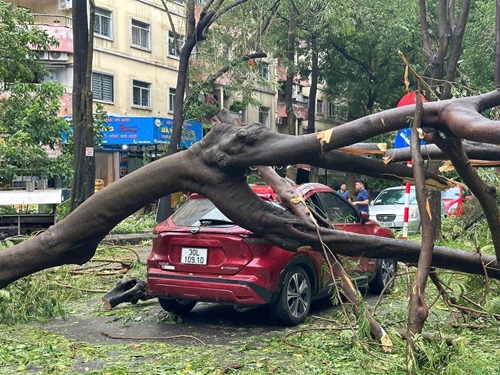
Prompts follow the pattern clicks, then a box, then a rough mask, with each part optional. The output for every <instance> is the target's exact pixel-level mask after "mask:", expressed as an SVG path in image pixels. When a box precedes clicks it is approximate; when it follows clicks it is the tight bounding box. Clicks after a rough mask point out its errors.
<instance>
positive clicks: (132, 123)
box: [102, 116, 154, 145]
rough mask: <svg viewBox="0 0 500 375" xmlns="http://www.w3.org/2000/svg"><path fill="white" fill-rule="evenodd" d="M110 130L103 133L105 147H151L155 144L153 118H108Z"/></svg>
mask: <svg viewBox="0 0 500 375" xmlns="http://www.w3.org/2000/svg"><path fill="white" fill-rule="evenodd" d="M106 123H107V127H108V130H106V131H103V132H102V134H103V137H102V144H103V145H138V144H139V145H150V144H153V123H154V122H153V118H152V117H117V116H116V117H115V116H108V117H107V118H106Z"/></svg>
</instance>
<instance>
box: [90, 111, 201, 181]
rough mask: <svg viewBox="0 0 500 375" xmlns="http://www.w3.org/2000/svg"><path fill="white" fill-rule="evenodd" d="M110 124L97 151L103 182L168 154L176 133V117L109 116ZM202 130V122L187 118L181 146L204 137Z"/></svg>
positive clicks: (189, 144)
mask: <svg viewBox="0 0 500 375" xmlns="http://www.w3.org/2000/svg"><path fill="white" fill-rule="evenodd" d="M107 124H108V129H107V130H106V131H104V132H103V134H102V140H101V147H99V148H97V149H96V153H95V158H96V179H97V180H102V181H103V183H102V186H106V185H108V184H110V183H111V182H113V181H116V180H118V179H119V178H121V177H123V176H125V175H127V174H128V173H131V172H133V171H135V170H136V169H139V168H140V167H142V166H144V165H146V164H148V163H150V162H151V161H154V160H156V159H158V158H160V157H162V156H163V155H165V153H166V150H167V147H168V144H169V142H170V139H171V137H172V126H173V120H172V119H168V118H160V117H118V116H108V118H107ZM202 134H203V131H202V125H201V123H199V122H193V121H186V122H185V123H184V126H183V129H182V136H181V148H188V147H190V146H191V145H192V144H194V143H196V142H198V141H200V140H201V138H202Z"/></svg>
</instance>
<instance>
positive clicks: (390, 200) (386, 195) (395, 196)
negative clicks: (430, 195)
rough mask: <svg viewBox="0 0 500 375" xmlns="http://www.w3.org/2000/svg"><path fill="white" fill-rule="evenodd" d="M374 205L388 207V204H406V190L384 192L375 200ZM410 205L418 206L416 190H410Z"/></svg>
mask: <svg viewBox="0 0 500 375" xmlns="http://www.w3.org/2000/svg"><path fill="white" fill-rule="evenodd" d="M373 204H374V205H375V206H377V205H387V204H405V190H404V189H393V190H384V191H383V192H381V193H380V194H379V195H378V196H377V198H375V201H374V202H373ZM410 204H417V198H416V197H415V190H410Z"/></svg>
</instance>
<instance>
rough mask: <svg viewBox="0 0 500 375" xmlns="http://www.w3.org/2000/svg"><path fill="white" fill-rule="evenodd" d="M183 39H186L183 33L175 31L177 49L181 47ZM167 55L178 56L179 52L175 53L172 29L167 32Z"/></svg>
mask: <svg viewBox="0 0 500 375" xmlns="http://www.w3.org/2000/svg"><path fill="white" fill-rule="evenodd" d="M185 41H186V37H185V36H184V35H181V34H179V33H177V43H178V46H179V49H181V48H182V46H183V45H184V43H185ZM168 55H169V56H173V57H179V54H178V53H177V51H176V49H175V38H174V32H173V31H169V32H168Z"/></svg>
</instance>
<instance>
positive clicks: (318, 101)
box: [316, 99, 325, 115]
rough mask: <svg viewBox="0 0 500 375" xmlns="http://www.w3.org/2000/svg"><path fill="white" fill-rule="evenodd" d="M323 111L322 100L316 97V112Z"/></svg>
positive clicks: (320, 112) (321, 112)
mask: <svg viewBox="0 0 500 375" xmlns="http://www.w3.org/2000/svg"><path fill="white" fill-rule="evenodd" d="M324 111H325V110H324V108H323V100H320V99H318V100H317V101H316V113H318V114H320V115H322V114H323V113H325V112H324Z"/></svg>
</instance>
